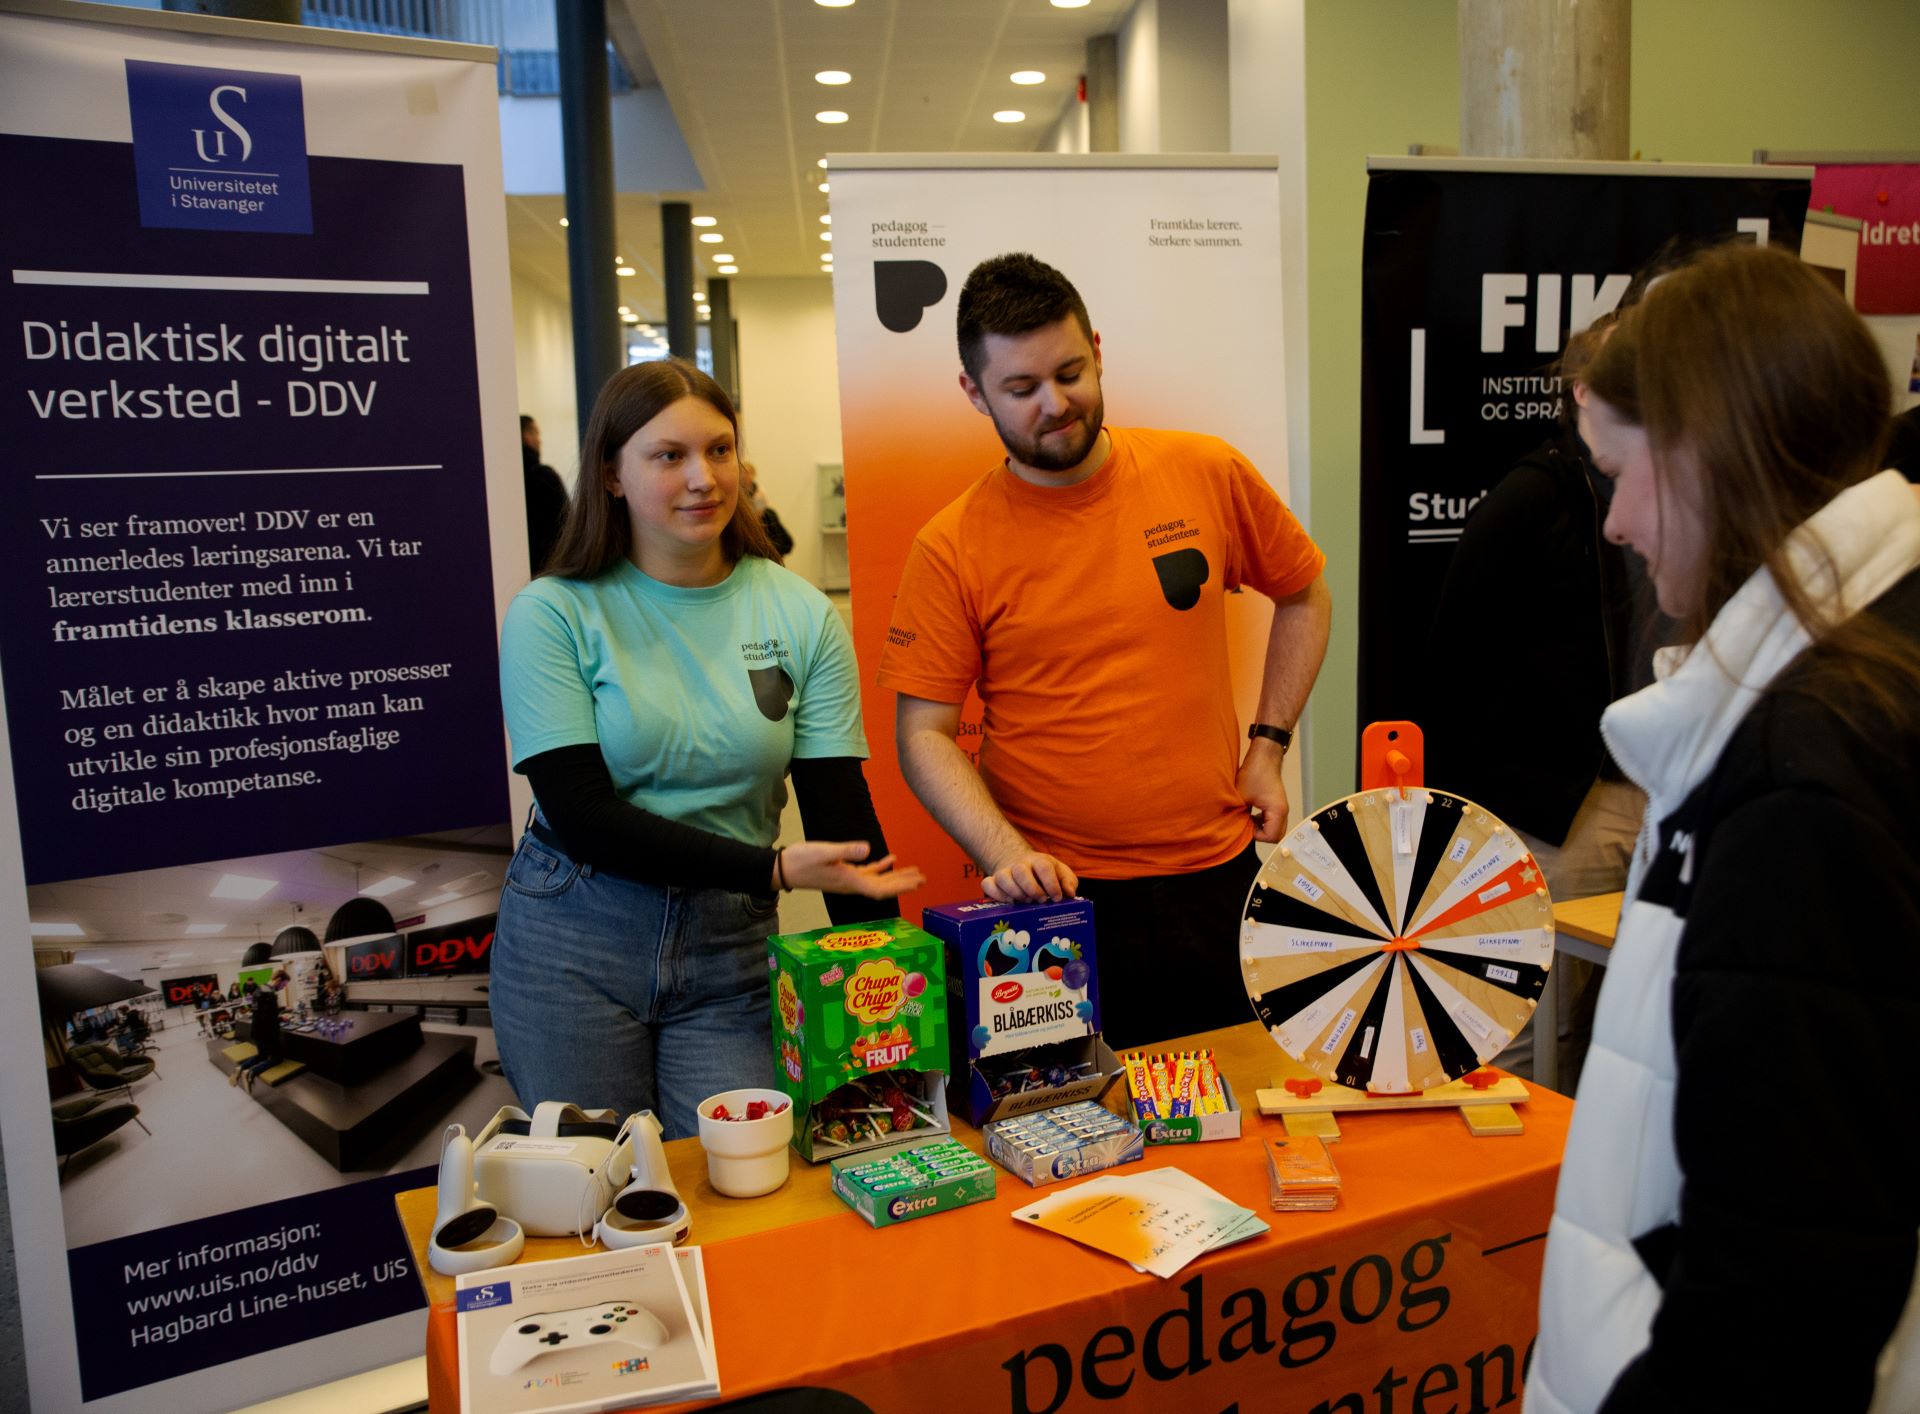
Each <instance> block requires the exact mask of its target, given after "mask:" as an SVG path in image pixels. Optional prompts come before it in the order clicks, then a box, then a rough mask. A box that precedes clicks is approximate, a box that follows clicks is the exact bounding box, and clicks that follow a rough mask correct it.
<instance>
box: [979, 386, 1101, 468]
mask: <svg viewBox="0 0 1920 1414" xmlns="http://www.w3.org/2000/svg"><path fill="white" fill-rule="evenodd" d="M989 410H990V411H991V409H989ZM1106 416H1107V404H1106V400H1105V399H1104V398H1103V399H1101V400H1100V401H1098V402H1096V403H1095V404H1094V405H1093V407H1092V408H1090V409H1089V410H1088V411H1087V413H1086V415H1085V416H1084V417H1083V418H1082V419H1081V420H1080V434H1081V435H1079V436H1077V437H1072V438H1069V439H1068V440H1067V442H1066V443H1065V444H1064V445H1061V444H1059V443H1056V444H1055V445H1054V446H1052V447H1049V446H1047V445H1046V444H1045V443H1044V441H1043V440H1042V439H1043V438H1045V437H1046V436H1047V435H1048V434H1046V433H1042V434H1040V437H1038V438H1034V439H1032V440H1028V439H1027V438H1025V437H1021V436H1019V435H1018V434H1016V433H1014V432H1012V431H1011V430H1009V429H1008V427H1007V425H1006V424H1005V423H1004V422H1002V421H1001V420H1000V414H999V413H997V412H995V413H993V430H994V431H995V432H998V433H999V434H1000V445H1001V446H1003V447H1005V448H1006V449H1007V455H1008V456H1010V457H1012V458H1013V459H1014V460H1015V461H1017V462H1019V463H1020V464H1021V465H1022V466H1030V467H1032V468H1033V469H1034V470H1035V471H1072V470H1073V469H1074V468H1075V467H1076V466H1079V465H1080V463H1081V462H1083V461H1085V460H1086V459H1087V453H1089V452H1091V451H1092V450H1093V444H1094V442H1095V441H1096V440H1097V439H1098V438H1099V436H1100V428H1101V427H1102V426H1103V425H1104V424H1105V422H1106ZM1055 430H1058V429H1055Z"/></svg>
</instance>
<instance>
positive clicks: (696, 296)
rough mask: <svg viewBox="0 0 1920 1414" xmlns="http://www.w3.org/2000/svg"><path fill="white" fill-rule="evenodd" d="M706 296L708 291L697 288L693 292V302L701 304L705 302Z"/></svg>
mask: <svg viewBox="0 0 1920 1414" xmlns="http://www.w3.org/2000/svg"><path fill="white" fill-rule="evenodd" d="M706 297H707V292H706V291H705V290H695V291H694V292H693V302H694V303H695V304H700V303H702V302H704V301H705V299H706Z"/></svg>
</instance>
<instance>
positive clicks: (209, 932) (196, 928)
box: [187, 923, 227, 938]
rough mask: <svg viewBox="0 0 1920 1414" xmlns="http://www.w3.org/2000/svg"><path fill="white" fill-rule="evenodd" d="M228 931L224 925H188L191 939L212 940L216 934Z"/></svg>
mask: <svg viewBox="0 0 1920 1414" xmlns="http://www.w3.org/2000/svg"><path fill="white" fill-rule="evenodd" d="M226 931H227V925H226V924H224V923H189V924H188V925H187V936H188V937H189V938H211V937H212V936H213V935H214V934H215V933H224V932H226Z"/></svg>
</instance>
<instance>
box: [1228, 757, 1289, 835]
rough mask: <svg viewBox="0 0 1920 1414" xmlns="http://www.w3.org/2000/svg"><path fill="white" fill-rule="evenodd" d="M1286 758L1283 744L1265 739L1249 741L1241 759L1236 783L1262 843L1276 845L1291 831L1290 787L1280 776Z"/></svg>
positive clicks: (1255, 831)
mask: <svg viewBox="0 0 1920 1414" xmlns="http://www.w3.org/2000/svg"><path fill="white" fill-rule="evenodd" d="M1286 759H1287V753H1286V752H1284V751H1282V750H1281V749H1280V743H1278V742H1276V741H1269V740H1267V739H1266V738H1265V737H1255V738H1254V739H1253V740H1252V741H1250V742H1248V743H1247V754H1246V755H1245V756H1243V757H1242V758H1241V759H1240V774H1239V775H1238V776H1237V777H1236V778H1235V781H1234V784H1235V786H1236V787H1238V789H1239V791H1240V798H1241V799H1242V800H1244V801H1246V803H1247V807H1248V809H1249V810H1251V811H1252V813H1253V837H1254V838H1255V839H1256V840H1259V841H1260V842H1261V843H1262V844H1273V843H1275V842H1276V841H1278V840H1279V838H1280V837H1281V836H1282V835H1284V834H1285V833H1286V832H1287V814H1288V806H1287V787H1286V782H1285V781H1284V780H1283V779H1282V777H1281V774H1280V768H1281V766H1282V764H1283V763H1284V762H1285V761H1286Z"/></svg>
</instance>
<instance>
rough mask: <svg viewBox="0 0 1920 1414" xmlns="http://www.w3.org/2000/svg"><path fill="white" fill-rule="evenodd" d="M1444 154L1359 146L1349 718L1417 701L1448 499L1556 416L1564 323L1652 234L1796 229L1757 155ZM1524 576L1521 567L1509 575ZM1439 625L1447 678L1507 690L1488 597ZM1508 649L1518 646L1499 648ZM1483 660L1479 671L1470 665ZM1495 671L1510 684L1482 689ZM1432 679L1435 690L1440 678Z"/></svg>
mask: <svg viewBox="0 0 1920 1414" xmlns="http://www.w3.org/2000/svg"><path fill="white" fill-rule="evenodd" d="M1503 165H1504V166H1505V168H1506V170H1492V169H1483V170H1478V171H1476V170H1466V168H1467V167H1468V166H1469V164H1467V163H1465V162H1462V161H1460V160H1459V159H1426V160H1422V159H1417V158H1406V159H1391V160H1378V159H1376V161H1375V163H1374V164H1373V167H1372V170H1371V172H1370V174H1369V182H1368V187H1367V216H1366V233H1365V242H1364V248H1363V251H1362V276H1361V281H1362V283H1361V346H1360V367H1361V373H1360V380H1361V393H1360V409H1361V412H1360V417H1361V431H1360V681H1359V697H1358V706H1359V721H1358V726H1359V727H1360V728H1361V729H1364V728H1365V727H1366V725H1367V723H1369V722H1375V721H1389V720H1397V719H1401V718H1411V719H1413V720H1416V721H1417V720H1418V719H1419V715H1420V705H1421V703H1422V701H1423V700H1425V694H1426V693H1427V692H1428V691H1430V690H1433V689H1435V688H1436V687H1437V686H1439V685H1435V684H1429V683H1424V682H1423V681H1422V673H1423V664H1424V663H1425V662H1427V661H1428V651H1429V645H1428V637H1429V634H1430V632H1431V631H1432V629H1433V622H1432V616H1433V605H1434V601H1435V599H1436V598H1437V597H1438V595H1439V592H1440V585H1441V581H1442V579H1443V578H1444V577H1445V575H1446V571H1447V564H1448V561H1449V560H1450V559H1451V557H1452V554H1453V546H1454V544H1455V543H1456V542H1458V540H1459V538H1460V531H1461V527H1462V526H1463V525H1464V524H1465V521H1466V518H1467V514H1468V512H1469V511H1471V510H1472V508H1473V507H1474V505H1475V504H1476V503H1477V502H1478V501H1479V499H1480V498H1481V497H1482V496H1484V495H1485V494H1486V493H1487V491H1488V490H1489V489H1490V488H1491V487H1492V486H1493V485H1494V484H1495V483H1496V482H1497V481H1499V479H1500V478H1501V477H1502V476H1503V475H1505V474H1506V472H1507V470H1508V468H1510V467H1511V466H1512V465H1513V464H1514V463H1515V462H1516V461H1518V460H1519V459H1520V458H1521V457H1523V456H1524V455H1525V454H1526V453H1527V452H1528V451H1530V450H1531V449H1533V448H1534V447H1536V446H1538V445H1539V444H1540V443H1541V442H1542V441H1544V440H1545V439H1546V438H1547V437H1548V436H1549V435H1551V434H1552V432H1553V430H1554V426H1555V415H1556V414H1555V409H1556V407H1557V404H1558V399H1559V386H1558V381H1557V379H1556V378H1555V376H1554V371H1553V369H1554V364H1555V362H1556V361H1557V360H1558V358H1559V355H1560V350H1561V348H1562V347H1563V346H1564V345H1565V343H1566V340H1567V337H1568V335H1569V333H1570V332H1574V331H1578V330H1581V329H1584V328H1586V327H1587V326H1588V325H1589V324H1591V323H1592V322H1593V320H1594V319H1595V318H1596V317H1598V316H1599V315H1601V314H1604V313H1606V312H1607V311H1608V310H1611V309H1612V308H1614V306H1615V305H1617V304H1618V303H1619V301H1620V297H1621V296H1622V295H1624V294H1625V293H1626V291H1627V286H1628V283H1629V281H1630V280H1631V279H1632V276H1633V274H1634V273H1635V272H1636V271H1637V270H1639V269H1640V268H1641V267H1642V266H1643V265H1645V264H1647V263H1648V262H1649V261H1651V260H1653V259H1654V258H1655V257H1656V256H1658V255H1660V254H1661V253H1662V252H1664V251H1666V250H1668V249H1669V248H1670V247H1671V248H1676V249H1678V248H1684V247H1685V246H1688V245H1698V244H1704V243H1710V242H1714V241H1719V240H1725V239H1733V238H1738V237H1741V236H1743V235H1744V236H1745V237H1746V238H1748V239H1755V240H1765V241H1767V242H1768V243H1769V244H1774V245H1785V246H1788V247H1792V248H1797V247H1798V245H1799V243H1800V232H1801V228H1802V226H1803V225H1804V224H1805V219H1806V209H1807V199H1808V193H1809V183H1808V182H1807V180H1806V179H1805V178H1803V177H1798V176H1793V175H1787V174H1783V173H1782V172H1780V171H1779V170H1778V169H1774V170H1772V171H1770V170H1769V169H1766V168H1757V167H1756V168H1735V167H1729V168H1661V167H1658V166H1651V165H1648V166H1645V167H1643V168H1639V169H1629V168H1627V166H1626V164H1622V163H1595V164H1592V170H1591V171H1582V170H1580V168H1579V165H1578V164H1566V163H1555V164H1551V165H1548V164H1544V163H1543V164H1540V168H1541V169H1540V170H1538V171H1526V170H1514V168H1515V167H1517V166H1518V164H1503ZM1512 592H1513V593H1514V594H1515V595H1525V594H1526V593H1527V592H1528V587H1527V586H1526V585H1525V584H1519V583H1517V584H1514V585H1513V586H1512ZM1485 608H1486V620H1485V622H1484V623H1482V624H1479V625H1461V626H1457V631H1458V632H1459V634H1460V637H1461V641H1460V643H1459V644H1458V645H1457V649H1458V651H1457V652H1453V651H1449V652H1448V653H1446V654H1443V655H1440V656H1441V657H1443V658H1444V659H1446V660H1447V661H1453V662H1457V663H1458V664H1459V667H1460V680H1459V681H1460V687H1459V690H1472V691H1476V692H1484V691H1486V690H1487V689H1488V688H1489V687H1492V688H1494V689H1495V696H1494V697H1493V698H1492V699H1491V700H1489V702H1488V703H1487V710H1489V711H1505V710H1515V711H1519V710H1524V707H1523V706H1522V705H1519V704H1518V702H1517V701H1516V700H1514V695H1513V692H1512V691H1511V689H1517V688H1519V687H1520V686H1521V685H1522V684H1521V676H1522V675H1521V674H1520V673H1517V672H1514V671H1512V668H1513V665H1514V664H1515V663H1516V661H1520V660H1523V659H1524V657H1525V653H1526V649H1527V645H1525V644H1510V643H1506V642H1504V641H1503V640H1502V639H1501V637H1500V617H1501V615H1500V606H1499V605H1498V604H1488V605H1486V606H1485ZM1516 654H1518V655H1520V656H1519V659H1516V656H1515V655H1516ZM1489 667H1492V668H1493V669H1494V672H1493V673H1491V674H1490V673H1489V672H1488V668H1489ZM1502 688H1505V689H1509V690H1508V691H1504V692H1503V691H1501V689H1502ZM1445 690H1449V691H1450V690H1454V689H1453V688H1452V687H1451V686H1447V687H1446V688H1445Z"/></svg>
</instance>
